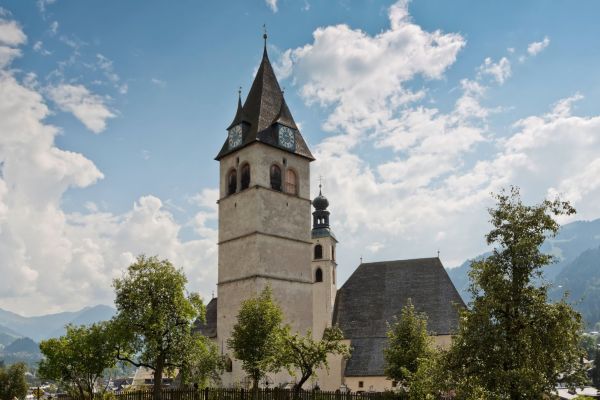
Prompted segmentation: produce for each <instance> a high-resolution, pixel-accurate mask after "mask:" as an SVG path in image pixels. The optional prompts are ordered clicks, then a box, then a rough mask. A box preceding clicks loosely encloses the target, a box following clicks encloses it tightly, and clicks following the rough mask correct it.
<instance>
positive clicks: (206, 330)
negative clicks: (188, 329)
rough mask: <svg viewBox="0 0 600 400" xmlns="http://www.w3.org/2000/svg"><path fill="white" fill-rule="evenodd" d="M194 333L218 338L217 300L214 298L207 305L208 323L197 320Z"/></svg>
mask: <svg viewBox="0 0 600 400" xmlns="http://www.w3.org/2000/svg"><path fill="white" fill-rule="evenodd" d="M194 331H195V332H200V333H201V334H202V335H204V336H206V337H209V338H216V337H217V298H216V297H213V298H212V300H211V301H209V302H208V304H207V305H206V322H204V323H203V322H200V320H196V322H195V323H194Z"/></svg>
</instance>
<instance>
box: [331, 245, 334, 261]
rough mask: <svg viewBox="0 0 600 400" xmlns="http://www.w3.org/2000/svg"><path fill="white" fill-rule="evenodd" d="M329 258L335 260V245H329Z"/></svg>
mask: <svg viewBox="0 0 600 400" xmlns="http://www.w3.org/2000/svg"><path fill="white" fill-rule="evenodd" d="M331 259H332V260H333V261H335V247H333V246H331Z"/></svg>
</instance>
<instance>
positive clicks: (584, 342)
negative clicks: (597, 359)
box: [579, 333, 597, 360]
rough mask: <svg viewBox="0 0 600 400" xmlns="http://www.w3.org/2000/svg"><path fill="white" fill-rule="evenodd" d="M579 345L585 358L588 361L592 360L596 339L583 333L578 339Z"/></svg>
mask: <svg viewBox="0 0 600 400" xmlns="http://www.w3.org/2000/svg"><path fill="white" fill-rule="evenodd" d="M579 344H580V346H581V347H582V348H583V350H584V351H585V357H586V358H587V359H588V360H592V359H593V358H594V352H595V351H596V346H597V345H596V338H595V337H594V336H592V335H589V334H586V333H584V334H583V335H581V338H580V339H579Z"/></svg>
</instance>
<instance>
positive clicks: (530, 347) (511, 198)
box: [447, 188, 585, 400]
mask: <svg viewBox="0 0 600 400" xmlns="http://www.w3.org/2000/svg"><path fill="white" fill-rule="evenodd" d="M495 198H496V200H497V205H496V207H495V208H492V209H490V215H491V223H492V225H493V229H492V230H491V231H490V232H489V233H488V234H487V236H486V240H487V243H488V245H493V246H494V250H493V253H492V255H490V256H489V257H487V258H485V259H482V260H479V261H475V262H473V263H472V264H471V271H470V280H471V284H470V292H471V295H472V298H473V301H472V303H471V304H470V307H469V308H468V309H465V310H463V311H461V315H460V325H459V331H458V334H457V335H456V336H455V337H454V339H453V343H452V347H451V349H450V352H449V353H448V357H447V362H448V369H449V371H450V373H451V375H452V377H451V379H452V380H453V381H454V382H455V384H456V387H457V389H458V390H459V393H458V394H459V397H464V398H473V393H474V392H475V391H487V392H488V393H489V395H487V396H486V397H487V398H493V399H511V400H517V399H541V398H543V397H544V396H545V395H547V394H548V393H550V392H552V391H553V390H554V388H555V385H556V384H557V382H558V381H559V379H562V381H563V382H564V383H566V384H567V385H571V386H574V385H581V384H583V383H584V381H585V376H584V373H583V369H582V366H581V363H580V359H581V357H582V356H583V354H584V353H583V350H582V348H581V347H580V345H579V339H580V336H581V332H582V328H583V326H582V320H581V316H580V315H579V314H578V313H577V312H575V311H574V310H573V309H572V308H571V306H570V305H569V304H567V303H566V301H565V300H564V299H563V300H562V301H559V302H556V303H549V302H548V296H547V293H548V285H547V284H545V283H543V281H542V272H543V270H542V269H543V267H544V266H546V265H548V264H549V263H551V262H552V261H553V257H552V256H551V255H548V254H544V253H542V252H541V250H540V246H541V245H542V243H543V242H544V241H545V240H546V239H547V238H548V237H554V236H555V235H556V233H557V232H558V230H559V225H558V223H557V222H556V220H555V219H554V217H555V216H561V215H571V214H573V213H574V212H575V210H574V209H573V207H571V205H570V204H569V203H568V202H563V201H560V200H559V199H557V200H554V201H549V200H546V201H544V202H542V203H541V204H538V205H534V206H528V205H525V204H523V203H522V201H521V198H520V194H519V190H518V189H517V188H512V189H511V190H510V192H508V193H507V192H506V191H502V192H501V193H500V194H498V195H496V196H495ZM463 385H464V386H463Z"/></svg>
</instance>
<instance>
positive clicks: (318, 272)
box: [315, 268, 323, 282]
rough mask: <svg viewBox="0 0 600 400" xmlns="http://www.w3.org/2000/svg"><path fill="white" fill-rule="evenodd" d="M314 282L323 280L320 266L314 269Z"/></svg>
mask: <svg viewBox="0 0 600 400" xmlns="http://www.w3.org/2000/svg"><path fill="white" fill-rule="evenodd" d="M315 282H323V270H322V269H321V268H317V270H316V271H315Z"/></svg>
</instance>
